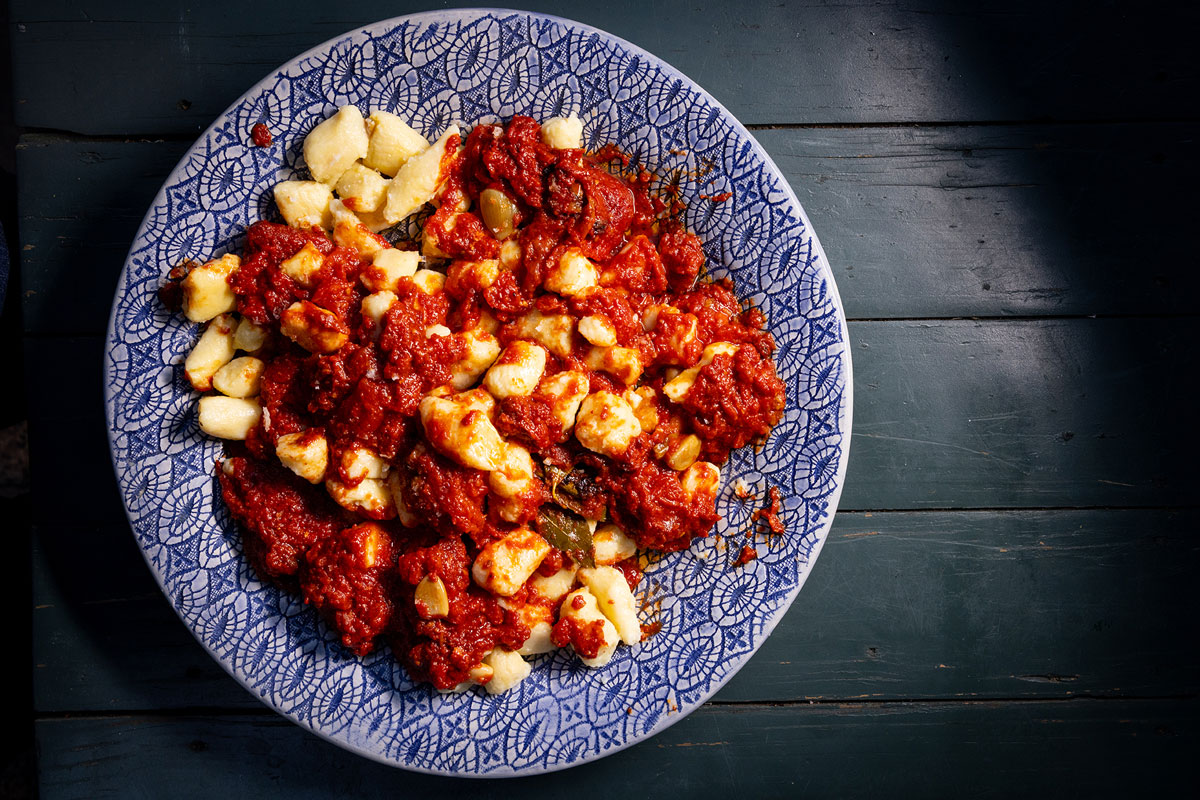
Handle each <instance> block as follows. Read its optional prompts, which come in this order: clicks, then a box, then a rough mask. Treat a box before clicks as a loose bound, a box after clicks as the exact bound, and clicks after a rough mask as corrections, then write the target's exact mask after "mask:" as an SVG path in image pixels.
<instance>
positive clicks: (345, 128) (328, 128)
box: [303, 106, 367, 186]
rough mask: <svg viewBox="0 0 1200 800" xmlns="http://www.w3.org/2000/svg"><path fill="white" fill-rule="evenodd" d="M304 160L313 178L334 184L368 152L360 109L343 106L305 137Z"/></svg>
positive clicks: (365, 131)
mask: <svg viewBox="0 0 1200 800" xmlns="http://www.w3.org/2000/svg"><path fill="white" fill-rule="evenodd" d="M303 149H304V163H305V164H307V165H308V171H309V172H311V173H312V176H313V178H314V179H315V180H317V181H320V182H321V183H324V184H327V185H329V186H333V185H334V184H336V183H337V182H338V179H339V178H341V177H342V174H343V173H344V172H345V171H346V170H348V169H350V167H351V165H352V164H354V162H355V161H358V160H359V159H360V158H362V157H364V156H365V155H366V154H367V128H366V125H365V124H364V122H363V115H362V112H361V111H359V110H358V109H357V108H355V107H354V106H342V107H341V108H339V109H338V110H337V113H336V114H334V115H333V116H332V117H330V118H329V119H327V120H325V121H324V122H322V123H320V124H319V125H317V126H316V127H315V128H313V129H312V131H310V132H309V134H308V136H306V137H304V148H303Z"/></svg>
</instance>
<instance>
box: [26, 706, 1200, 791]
mask: <svg viewBox="0 0 1200 800" xmlns="http://www.w3.org/2000/svg"><path fill="white" fill-rule="evenodd" d="M1198 716H1200V715H1198V713H1197V703H1196V701H1194V700H1193V701H1183V702H1179V701H1094V700H1093V701H1088V700H1083V701H1068V702H1049V703H1046V702H1034V703H1015V704H992V703H955V704H916V705H913V704H896V705H875V704H867V705H843V706H837V705H816V706H808V705H793V706H781V707H762V706H749V707H732V708H731V707H712V706H706V707H704V708H701V709H700V710H698V711H696V712H695V713H694V714H692V715H691V716H689V717H687V718H685V719H683V720H682V721H680V722H679V723H678V724H676V725H675V726H674V727H672V728H669V729H668V730H667V731H665V732H663V733H661V734H659V735H658V736H656V737H655V738H654V739H651V740H649V741H647V742H643V743H641V744H638V745H635V746H634V747H632V748H630V749H628V750H625V751H623V752H620V753H616V754H615V755H612V756H608V757H607V758H603V759H600V760H599V761H596V762H593V763H591V764H585V765H582V766H579V767H576V768H574V769H571V770H568V771H566V772H559V773H552V774H549V775H542V776H537V777H530V778H517V779H512V780H508V781H498V782H497V781H467V780H463V779H450V778H441V777H434V776H427V775H416V774H413V773H409V772H404V771H401V770H397V769H393V768H390V767H386V766H383V765H380V764H375V763H373V762H370V761H368V760H366V759H364V758H359V757H358V756H355V755H352V754H350V753H347V752H344V751H342V750H340V749H338V748H337V747H335V746H334V745H332V744H329V743H328V742H325V741H322V740H320V739H318V738H317V737H316V736H314V735H312V734H310V733H308V732H306V731H304V730H301V729H300V728H299V727H296V726H294V725H291V724H290V723H287V722H284V721H282V720H279V719H277V718H274V717H267V716H259V715H253V716H240V717H211V716H185V717H178V718H162V717H124V718H100V719H55V720H42V721H40V722H38V724H37V735H38V741H39V742H40V744H41V748H42V754H43V757H42V760H41V762H40V764H39V769H40V775H41V796H42V797H43V798H45V800H66V798H89V799H90V798H107V797H122V798H141V797H147V798H154V797H164V796H170V797H178V798H190V797H197V798H207V797H213V796H222V795H229V794H231V793H232V794H235V795H237V796H244V797H260V796H272V797H279V796H286V797H290V798H309V797H312V798H317V797H359V798H375V797H379V798H396V797H428V796H430V795H431V794H435V793H436V794H445V793H447V792H449V793H460V792H461V793H465V794H469V795H470V796H471V797H473V798H479V800H485V798H508V797H511V796H512V795H513V794H514V793H520V792H530V793H535V794H536V795H537V796H539V797H551V798H574V797H578V796H579V792H580V787H581V786H584V787H603V789H602V790H603V791H604V793H606V794H613V795H615V796H621V797H652V796H659V795H660V793H661V792H663V790H664V788H666V787H669V794H670V795H671V796H678V797H699V798H709V797H711V798H728V797H731V796H740V797H760V796H770V797H795V796H801V795H804V796H814V797H816V796H821V797H880V796H890V795H893V794H896V793H899V794H901V795H903V796H915V797H967V796H970V797H985V796H986V797H1013V796H1020V795H1023V794H1024V795H1032V796H1036V797H1043V796H1044V797H1052V796H1063V797H1088V796H1094V795H1095V794H1097V793H1099V794H1102V795H1104V796H1117V795H1121V794H1124V793H1134V794H1141V793H1144V792H1146V791H1147V790H1150V791H1152V792H1154V793H1155V794H1158V793H1160V792H1164V793H1165V792H1175V791H1180V790H1182V789H1184V788H1185V786H1186V785H1190V784H1191V783H1192V780H1193V778H1192V775H1193V772H1192V769H1191V767H1192V762H1193V756H1194V753H1193V751H1192V747H1191V743H1192V742H1194V741H1195V738H1194V737H1195V736H1196V733H1197V724H1198V722H1200V720H1198ZM133 764H136V765H138V768H136V769H131V768H130V766H131V765H133ZM150 765H152V767H151V766H150Z"/></svg>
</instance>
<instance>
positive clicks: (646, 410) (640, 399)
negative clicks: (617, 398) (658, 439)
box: [625, 386, 658, 433]
mask: <svg viewBox="0 0 1200 800" xmlns="http://www.w3.org/2000/svg"><path fill="white" fill-rule="evenodd" d="M657 398H658V393H657V392H655V391H654V387H653V386H639V387H637V388H636V389H635V388H633V387H630V388H628V389H626V390H625V402H627V403H629V407H630V408H632V409H633V415H634V416H635V417H637V421H638V424H639V425H641V426H642V430H643V431H644V432H646V433H653V432H654V431H655V429H656V428H658V404H657V403H656V402H655V400H656V399H657Z"/></svg>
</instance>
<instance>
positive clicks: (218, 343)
mask: <svg viewBox="0 0 1200 800" xmlns="http://www.w3.org/2000/svg"><path fill="white" fill-rule="evenodd" d="M236 327H237V323H236V322H234V319H233V314H228V313H227V314H221V315H219V316H217V317H214V318H213V319H212V320H211V321H210V322H209V323H208V326H207V327H206V328H205V329H204V333H202V334H200V339H199V341H197V342H196V346H195V347H193V348H192V352H190V353H188V357H187V359H186V360H185V361H184V362H183V371H184V374H185V375H187V379H188V382H189V383H191V384H192V388H193V389H195V390H196V391H197V392H207V391H208V390H209V389H211V388H212V380H213V376H214V375H216V374H217V370H219V369H220V368H221V367H223V366H225V365H226V364H228V363H229V362H230V361H232V360H233V356H234V353H236V352H237V349H236V347H235V346H234V343H233V332H234V329H235V328H236Z"/></svg>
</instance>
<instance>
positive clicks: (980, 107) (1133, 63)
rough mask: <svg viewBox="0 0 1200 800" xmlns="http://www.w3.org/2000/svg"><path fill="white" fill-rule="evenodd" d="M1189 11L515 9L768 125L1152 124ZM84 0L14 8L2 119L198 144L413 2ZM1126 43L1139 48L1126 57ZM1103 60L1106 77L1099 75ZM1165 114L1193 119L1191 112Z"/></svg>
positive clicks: (1055, 7)
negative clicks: (571, 28)
mask: <svg viewBox="0 0 1200 800" xmlns="http://www.w3.org/2000/svg"><path fill="white" fill-rule="evenodd" d="M445 5H452V6H454V5H471V3H470V2H465V3H448V4H445ZM1185 5H1186V6H1189V8H1186V9H1181V8H1180V7H1181V6H1185ZM1190 5H1191V4H1172V3H1154V2H1152V3H1143V4H1139V7H1138V8H1137V9H1131V8H1129V7H1126V6H1124V5H1121V4H1115V5H1097V4H1095V3H1083V2H1071V3H1041V2H1037V0H1017V1H1016V2H1009V3H1006V4H1005V5H1004V7H1003V8H1002V9H1000V8H997V9H994V10H991V11H985V12H983V13H973V14H970V13H963V11H964V9H963V7H962V6H961V4H958V3H955V2H952V1H951V0H918V1H917V2H904V3H901V2H881V3H877V4H871V5H865V6H864V5H844V4H839V3H834V2H767V1H765V0H763V1H759V2H741V3H737V4H726V3H720V2H713V0H704V1H703V2H683V0H667V2H661V3H651V4H646V3H639V2H634V1H633V0H619V1H618V2H610V3H599V4H592V5H590V6H578V7H570V8H568V7H566V6H565V5H564V4H562V3H559V2H532V3H529V4H528V8H529V9H530V10H532V11H548V12H550V13H555V14H563V13H566V14H567V15H568V16H572V17H574V18H576V19H578V20H579V21H581V22H585V23H588V24H591V25H594V26H597V27H599V28H601V29H604V30H607V31H609V32H611V33H614V34H616V35H617V36H620V37H623V38H625V39H628V40H629V41H631V42H633V43H634V44H637V45H640V46H642V47H644V48H646V49H647V50H649V51H650V52H652V53H654V54H655V55H657V56H659V57H661V58H663V59H665V60H667V61H668V62H670V63H671V64H673V65H674V66H676V67H678V68H679V69H680V70H682V71H683V72H684V73H685V74H687V75H688V76H690V77H691V78H692V79H694V80H695V81H697V82H698V83H699V84H700V85H701V86H704V87H705V88H707V89H708V90H709V91H710V92H712V94H713V95H714V96H716V98H717V99H718V100H720V101H721V102H722V103H724V104H726V105H727V106H728V107H729V108H730V110H731V111H733V113H734V114H735V115H736V116H738V117H739V118H740V119H741V120H742V121H743V122H746V123H750V124H755V123H767V124H784V123H860V122H910V121H962V120H1014V119H1015V120H1031V119H1044V118H1049V119H1102V120H1109V119H1146V118H1158V117H1160V116H1161V115H1162V114H1163V109H1164V108H1171V107H1172V104H1174V103H1175V100H1176V98H1177V97H1179V96H1180V94H1181V92H1182V93H1183V94H1184V95H1186V93H1187V90H1188V88H1189V87H1190V86H1191V85H1192V83H1193V81H1194V80H1195V78H1196V75H1197V64H1196V61H1195V59H1193V58H1191V57H1190V52H1191V51H1190V50H1189V44H1190V43H1189V41H1188V37H1189V36H1190V32H1191V31H1194V30H1195V28H1196V20H1197V14H1196V10H1195V9H1194V8H1190ZM94 6H95V4H93V3H87V2H82V1H81V0H57V1H51V2H40V1H39V2H33V1H31V0H24V1H23V2H15V3H13V7H12V11H11V15H10V16H11V19H12V27H13V63H14V76H15V97H16V102H17V106H16V108H17V123H18V124H20V125H25V126H32V127H37V128H50V129H58V130H70V131H76V132H80V133H92V134H127V133H131V132H133V133H139V134H155V133H168V132H169V133H186V132H193V133H194V132H198V131H200V130H202V129H203V128H204V127H207V125H208V124H209V122H211V121H212V119H213V117H214V116H216V114H218V113H219V112H220V111H221V110H222V109H224V108H225V107H226V106H227V105H229V104H230V103H231V102H233V101H234V100H235V99H236V98H237V97H238V96H239V95H241V93H242V92H244V91H245V90H246V89H247V88H249V87H250V86H252V85H253V84H254V83H256V82H257V81H259V80H260V79H261V78H262V77H263V76H264V75H266V74H268V73H269V72H270V71H271V70H273V69H275V68H276V67H277V66H279V65H281V64H283V63H284V62H286V61H288V60H290V59H291V58H293V57H294V56H296V55H298V54H300V53H302V52H304V51H306V50H308V49H309V48H311V47H313V46H315V45H317V44H319V43H321V42H322V41H324V40H326V39H329V38H332V37H335V36H339V35H341V34H342V33H344V32H347V31H350V30H353V29H355V28H357V27H359V26H361V25H364V24H367V23H370V22H372V21H374V20H378V19H385V18H389V17H392V16H397V15H401V14H406V13H410V12H413V11H419V10H425V9H426V8H428V4H423V3H415V2H383V0H362V2H358V3H355V4H354V5H353V6H352V7H351V6H326V7H324V8H322V9H321V10H314V11H312V12H308V13H296V10H295V8H294V7H293V6H290V5H277V4H266V3H263V4H259V5H257V6H254V7H252V8H249V9H248V8H247V6H246V5H245V4H244V3H233V2H223V3H203V4H193V3H186V2H181V1H180V0H168V2H162V3H156V4H154V5H153V6H152V7H147V6H146V5H145V4H143V3H138V2H133V1H132V0H124V1H123V2H113V3H107V4H104V7H103V9H97V8H95V7H94ZM1131 40H1133V41H1137V40H1146V41H1153V42H1154V46H1153V47H1144V48H1134V47H1130V46H1128V42H1130V41H1131ZM1030 53H1037V54H1038V57H1037V59H1036V62H1035V63H1031V62H1030V60H1029V59H1028V58H1027V56H1028V54H1030ZM1101 63H1102V64H1104V80H1097V79H1096V78H1095V76H1094V70H1095V65H1096V64H1101ZM98 64H103V68H100V69H98V68H97V65H98ZM731 65H736V68H731ZM1173 111H1174V113H1175V114H1184V115H1189V116H1191V117H1193V118H1194V117H1195V108H1194V107H1193V108H1177V109H1173Z"/></svg>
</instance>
